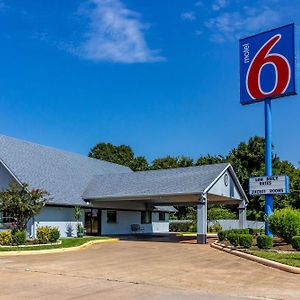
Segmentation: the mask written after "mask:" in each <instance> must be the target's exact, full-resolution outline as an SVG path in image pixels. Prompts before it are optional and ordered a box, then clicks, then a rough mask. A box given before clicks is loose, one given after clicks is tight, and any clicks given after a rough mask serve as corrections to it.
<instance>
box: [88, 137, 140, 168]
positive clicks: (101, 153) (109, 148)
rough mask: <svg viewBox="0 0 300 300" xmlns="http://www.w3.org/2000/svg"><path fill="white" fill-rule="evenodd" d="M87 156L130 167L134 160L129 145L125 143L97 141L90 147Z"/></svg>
mask: <svg viewBox="0 0 300 300" xmlns="http://www.w3.org/2000/svg"><path fill="white" fill-rule="evenodd" d="M89 157H92V158H97V159H102V160H105V161H109V162H112V163H115V164H119V165H123V166H127V167H130V166H131V164H132V161H133V160H134V153H133V151H132V149H131V147H129V146H126V145H120V146H115V145H113V144H111V143H99V144H97V145H96V146H94V147H93V148H92V149H91V151H90V153H89Z"/></svg>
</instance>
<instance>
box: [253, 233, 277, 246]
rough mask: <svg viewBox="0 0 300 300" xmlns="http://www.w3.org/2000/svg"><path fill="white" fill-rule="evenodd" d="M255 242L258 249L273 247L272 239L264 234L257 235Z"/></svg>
mask: <svg viewBox="0 0 300 300" xmlns="http://www.w3.org/2000/svg"><path fill="white" fill-rule="evenodd" d="M256 242H257V247H258V248H259V249H271V248H272V247H273V238H272V237H270V236H267V235H265V234H262V235H259V236H258V237H257V240H256Z"/></svg>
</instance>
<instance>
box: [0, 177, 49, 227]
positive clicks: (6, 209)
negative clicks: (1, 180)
mask: <svg viewBox="0 0 300 300" xmlns="http://www.w3.org/2000/svg"><path fill="white" fill-rule="evenodd" d="M46 196H48V193H47V192H46V191H43V190H40V189H32V190H31V191H29V190H28V184H26V183H22V184H21V185H17V184H16V183H12V184H11V185H10V186H9V188H8V189H7V190H6V191H4V192H1V193H0V210H1V211H2V212H3V213H5V214H6V215H7V216H9V217H10V218H12V219H13V220H15V222H16V229H17V230H20V231H24V230H25V229H26V226H27V223H28V221H29V220H30V219H31V218H32V217H33V216H35V215H37V214H38V213H39V212H40V210H41V209H42V207H43V206H44V205H45V201H46Z"/></svg>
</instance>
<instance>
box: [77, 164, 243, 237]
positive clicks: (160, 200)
mask: <svg viewBox="0 0 300 300" xmlns="http://www.w3.org/2000/svg"><path fill="white" fill-rule="evenodd" d="M82 197H83V199H84V200H85V201H87V202H91V203H92V204H93V205H94V206H99V207H107V205H109V206H110V207H112V203H114V205H115V207H120V205H121V206H123V207H124V208H126V207H127V206H128V207H130V208H133V207H135V208H136V209H151V208H153V207H154V206H159V205H162V206H165V205H198V223H197V224H198V229H197V233H198V242H200V243H204V242H205V241H206V225H207V204H209V203H215V204H217V203H218V204H235V203H236V204H238V205H239V208H240V226H244V223H245V215H246V212H245V208H246V205H247V203H248V200H247V196H246V194H245V192H244V190H243V188H242V186H241V184H240V183H239V180H238V178H237V176H236V174H235V172H234V170H233V168H232V166H231V165H230V164H229V163H221V164H213V165H203V166H198V167H188V168H177V169H166V170H151V171H140V172H131V173H119V174H109V175H105V176H103V175H98V176H95V177H94V178H93V179H92V180H91V181H90V183H89V185H88V187H87V189H86V190H85V192H84V194H83V196H82Z"/></svg>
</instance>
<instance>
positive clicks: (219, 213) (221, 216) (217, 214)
mask: <svg viewBox="0 0 300 300" xmlns="http://www.w3.org/2000/svg"><path fill="white" fill-rule="evenodd" d="M235 218H236V215H235V213H233V212H231V211H230V210H228V209H226V208H221V207H212V208H210V209H209V210H208V211H207V219H208V220H210V221H211V220H226V219H235Z"/></svg>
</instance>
